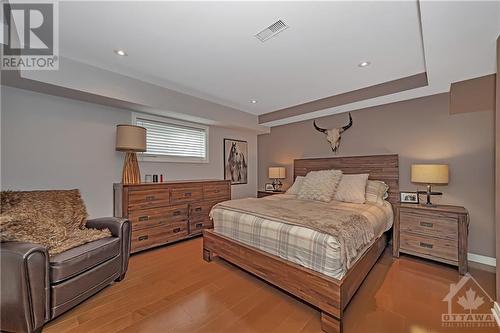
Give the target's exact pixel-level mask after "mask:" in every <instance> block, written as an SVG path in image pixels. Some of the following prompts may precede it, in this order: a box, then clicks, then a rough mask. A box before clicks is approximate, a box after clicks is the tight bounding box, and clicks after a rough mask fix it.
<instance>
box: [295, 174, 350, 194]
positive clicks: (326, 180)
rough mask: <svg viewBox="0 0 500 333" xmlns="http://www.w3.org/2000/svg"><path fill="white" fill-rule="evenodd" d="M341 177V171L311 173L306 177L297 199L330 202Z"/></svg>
mask: <svg viewBox="0 0 500 333" xmlns="http://www.w3.org/2000/svg"><path fill="white" fill-rule="evenodd" d="M341 177H342V171H340V170H321V171H310V172H308V173H307V175H306V176H305V177H304V181H303V182H302V186H301V187H300V189H299V192H298V193H297V198H299V199H301V200H318V201H324V202H330V201H331V200H332V198H333V195H334V194H335V190H336V188H337V185H338V184H339V182H340V178H341Z"/></svg>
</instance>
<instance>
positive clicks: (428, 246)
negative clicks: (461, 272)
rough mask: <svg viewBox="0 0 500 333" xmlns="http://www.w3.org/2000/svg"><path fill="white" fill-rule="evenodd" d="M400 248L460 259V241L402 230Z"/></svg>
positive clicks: (446, 258) (449, 258)
mask: <svg viewBox="0 0 500 333" xmlns="http://www.w3.org/2000/svg"><path fill="white" fill-rule="evenodd" d="M400 250H401V251H402V252H405V251H408V252H409V253H410V254H424V255H427V256H432V257H435V258H441V259H445V260H449V261H458V241H456V240H445V239H438V238H433V237H428V236H422V235H416V234H410V233H407V232H403V231H401V234H400Z"/></svg>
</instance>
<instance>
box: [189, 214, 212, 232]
mask: <svg viewBox="0 0 500 333" xmlns="http://www.w3.org/2000/svg"><path fill="white" fill-rule="evenodd" d="M213 226H214V225H213V223H212V221H211V220H210V218H209V217H204V218H203V217H201V218H198V219H193V220H190V221H189V234H191V235H193V234H198V233H201V232H202V231H203V229H210V228H213Z"/></svg>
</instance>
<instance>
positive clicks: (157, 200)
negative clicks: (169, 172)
mask: <svg viewBox="0 0 500 333" xmlns="http://www.w3.org/2000/svg"><path fill="white" fill-rule="evenodd" d="M169 199H170V194H169V191H168V189H167V188H160V189H150V190H134V191H130V192H129V196H128V210H129V211H132V210H135V209H144V208H153V207H162V206H168V204H169V203H170V200H169Z"/></svg>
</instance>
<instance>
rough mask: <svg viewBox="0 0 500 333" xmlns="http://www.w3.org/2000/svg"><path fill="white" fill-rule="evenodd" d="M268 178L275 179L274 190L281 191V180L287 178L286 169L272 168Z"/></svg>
mask: <svg viewBox="0 0 500 333" xmlns="http://www.w3.org/2000/svg"><path fill="white" fill-rule="evenodd" d="M268 178H269V179H273V183H272V185H273V189H274V190H275V191H280V190H281V187H282V186H283V183H282V182H281V179H285V178H286V169H285V168H284V167H270V168H269V171H268ZM266 190H267V188H266Z"/></svg>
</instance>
